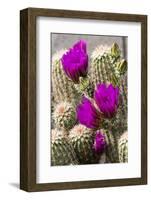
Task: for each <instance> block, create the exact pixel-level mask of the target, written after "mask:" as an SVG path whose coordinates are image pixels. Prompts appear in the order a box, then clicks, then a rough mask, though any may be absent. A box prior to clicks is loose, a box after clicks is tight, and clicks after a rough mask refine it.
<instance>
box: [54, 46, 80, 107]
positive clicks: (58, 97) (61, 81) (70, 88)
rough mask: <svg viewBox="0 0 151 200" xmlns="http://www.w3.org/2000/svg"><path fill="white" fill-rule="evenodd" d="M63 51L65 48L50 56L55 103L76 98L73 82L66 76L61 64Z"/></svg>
mask: <svg viewBox="0 0 151 200" xmlns="http://www.w3.org/2000/svg"><path fill="white" fill-rule="evenodd" d="M65 52H66V50H65V49H63V50H60V51H59V52H57V53H56V54H54V55H53V56H52V94H53V99H54V102H56V103H59V102H60V101H69V102H71V100H72V101H75V99H77V92H76V89H75V87H74V83H73V82H72V81H71V80H69V78H68V77H67V76H66V74H65V73H64V70H63V67H62V64H61V58H62V55H63V54H64V53H65Z"/></svg>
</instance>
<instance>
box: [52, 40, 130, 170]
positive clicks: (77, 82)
mask: <svg viewBox="0 0 151 200" xmlns="http://www.w3.org/2000/svg"><path fill="white" fill-rule="evenodd" d="M88 61H89V60H88V54H87V45H86V42H85V41H79V42H77V43H76V44H75V45H74V46H73V47H72V48H70V49H69V50H67V49H63V50H61V51H59V52H56V53H55V54H54V55H53V56H52V82H51V84H52V85H51V94H52V98H51V106H52V109H51V112H52V113H51V115H52V124H51V127H52V130H51V165H52V166H57V165H80V164H97V163H119V162H128V138H127V132H126V131H127V61H126V60H125V59H124V58H123V57H122V56H121V50H120V48H119V46H118V45H117V44H116V43H114V44H113V45H112V46H106V45H100V46H98V47H97V48H96V49H94V51H93V52H92V54H91V58H90V64H89V67H88Z"/></svg>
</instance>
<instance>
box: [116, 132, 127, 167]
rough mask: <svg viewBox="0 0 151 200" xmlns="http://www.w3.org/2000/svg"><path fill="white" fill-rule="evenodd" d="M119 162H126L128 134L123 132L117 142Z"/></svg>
mask: <svg viewBox="0 0 151 200" xmlns="http://www.w3.org/2000/svg"><path fill="white" fill-rule="evenodd" d="M118 148H119V161H120V162H122V163H126V162H128V133H127V132H125V133H124V134H123V135H122V136H121V138H120V139H119V142H118Z"/></svg>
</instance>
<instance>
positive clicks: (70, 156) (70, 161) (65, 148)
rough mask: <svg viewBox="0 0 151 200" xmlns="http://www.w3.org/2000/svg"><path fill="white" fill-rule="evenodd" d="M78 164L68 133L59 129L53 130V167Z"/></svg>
mask: <svg viewBox="0 0 151 200" xmlns="http://www.w3.org/2000/svg"><path fill="white" fill-rule="evenodd" d="M76 164H78V160H77V158H76V155H75V152H74V150H73V147H72V146H71V144H70V143H69V140H68V138H67V134H66V132H63V131H58V130H57V129H53V130H51V165H52V166H57V165H76Z"/></svg>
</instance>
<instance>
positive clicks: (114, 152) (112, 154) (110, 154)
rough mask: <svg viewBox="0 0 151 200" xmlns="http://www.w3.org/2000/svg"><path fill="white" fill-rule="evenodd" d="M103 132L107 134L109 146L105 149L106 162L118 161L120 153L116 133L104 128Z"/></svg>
mask: <svg viewBox="0 0 151 200" xmlns="http://www.w3.org/2000/svg"><path fill="white" fill-rule="evenodd" d="M103 133H104V135H105V139H106V143H107V147H106V150H105V154H106V163H118V162H119V155H118V143H117V142H118V141H117V139H116V137H114V134H112V132H111V131H109V130H104V129H103Z"/></svg>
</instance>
